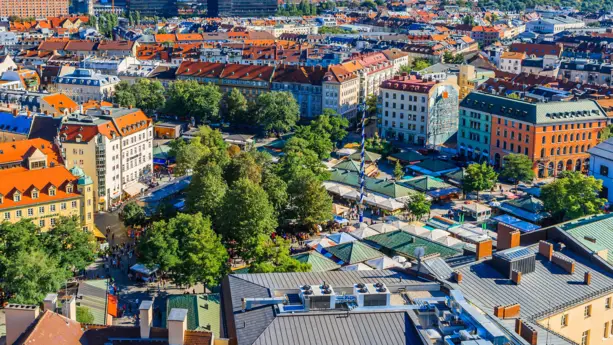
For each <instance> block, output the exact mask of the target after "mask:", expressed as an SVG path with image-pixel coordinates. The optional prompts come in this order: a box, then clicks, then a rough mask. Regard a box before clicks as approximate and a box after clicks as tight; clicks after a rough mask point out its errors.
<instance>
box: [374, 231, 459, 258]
mask: <svg viewBox="0 0 613 345" xmlns="http://www.w3.org/2000/svg"><path fill="white" fill-rule="evenodd" d="M365 240H366V241H367V242H372V243H375V244H377V245H379V246H381V247H383V248H385V249H387V250H390V251H392V252H393V253H394V254H401V255H404V256H406V257H408V258H411V259H416V258H415V254H414V253H415V249H416V248H417V247H423V248H424V250H425V256H428V255H433V254H440V256H441V257H442V258H448V257H451V256H456V255H460V254H462V253H461V252H460V251H459V250H456V249H453V248H450V247H447V246H444V245H442V244H440V243H436V242H431V241H428V240H426V239H423V238H421V237H417V236H413V235H411V234H409V233H407V232H404V231H402V230H397V231H392V232H386V233H384V234H379V235H374V236H370V237H366V239H365Z"/></svg>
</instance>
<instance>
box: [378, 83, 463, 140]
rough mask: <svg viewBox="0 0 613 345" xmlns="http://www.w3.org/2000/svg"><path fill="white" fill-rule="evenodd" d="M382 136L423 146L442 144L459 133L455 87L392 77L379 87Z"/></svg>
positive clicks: (448, 84) (456, 89) (456, 90)
mask: <svg viewBox="0 0 613 345" xmlns="http://www.w3.org/2000/svg"><path fill="white" fill-rule="evenodd" d="M380 91H381V92H380V95H379V109H380V113H379V117H380V120H381V121H380V124H379V126H380V130H381V136H382V137H384V138H390V139H394V140H399V141H402V142H407V143H411V144H418V145H423V146H439V145H442V144H444V143H445V142H446V141H447V140H448V139H449V138H451V136H453V134H455V133H456V132H457V131H458V94H459V92H458V86H457V85H455V84H454V83H450V82H443V83H440V82H435V81H425V80H422V79H418V78H417V77H416V76H413V75H412V76H408V75H406V74H403V75H402V76H395V77H394V78H393V79H390V80H386V81H385V82H383V84H382V85H381V90H380Z"/></svg>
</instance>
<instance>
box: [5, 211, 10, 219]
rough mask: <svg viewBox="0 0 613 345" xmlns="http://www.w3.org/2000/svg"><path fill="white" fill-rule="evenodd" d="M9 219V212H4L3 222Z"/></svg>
mask: <svg viewBox="0 0 613 345" xmlns="http://www.w3.org/2000/svg"><path fill="white" fill-rule="evenodd" d="M9 219H11V212H4V220H9Z"/></svg>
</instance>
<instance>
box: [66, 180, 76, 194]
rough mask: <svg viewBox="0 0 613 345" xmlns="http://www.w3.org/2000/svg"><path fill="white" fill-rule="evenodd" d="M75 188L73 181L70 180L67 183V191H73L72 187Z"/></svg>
mask: <svg viewBox="0 0 613 345" xmlns="http://www.w3.org/2000/svg"><path fill="white" fill-rule="evenodd" d="M73 188H74V187H73V186H72V183H70V182H68V183H67V184H66V193H72V189H73Z"/></svg>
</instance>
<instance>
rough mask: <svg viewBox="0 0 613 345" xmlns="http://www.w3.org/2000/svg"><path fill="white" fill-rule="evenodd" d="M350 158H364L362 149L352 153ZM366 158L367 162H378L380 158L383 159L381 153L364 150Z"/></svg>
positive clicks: (358, 159)
mask: <svg viewBox="0 0 613 345" xmlns="http://www.w3.org/2000/svg"><path fill="white" fill-rule="evenodd" d="M349 159H355V160H356V161H361V160H362V153H361V152H360V151H358V152H356V153H354V154H352V155H351V156H349ZM364 159H365V160H366V161H367V162H376V161H378V160H379V159H381V155H380V154H378V153H374V152H370V151H366V152H364Z"/></svg>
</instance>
